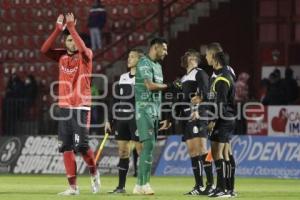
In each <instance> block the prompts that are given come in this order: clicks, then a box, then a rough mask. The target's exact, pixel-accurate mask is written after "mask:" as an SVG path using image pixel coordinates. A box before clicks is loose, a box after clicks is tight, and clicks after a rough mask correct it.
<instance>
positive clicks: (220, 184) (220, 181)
mask: <svg viewBox="0 0 300 200" xmlns="http://www.w3.org/2000/svg"><path fill="white" fill-rule="evenodd" d="M215 165H216V171H217V188H219V189H221V190H222V191H225V169H226V167H225V161H224V159H220V160H216V161H215Z"/></svg>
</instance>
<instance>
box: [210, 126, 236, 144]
mask: <svg viewBox="0 0 300 200" xmlns="http://www.w3.org/2000/svg"><path fill="white" fill-rule="evenodd" d="M234 129H235V122H234V121H226V122H225V121H217V123H216V125H215V128H214V130H213V132H212V134H211V136H210V138H209V139H210V140H211V141H213V142H219V143H229V142H230V140H231V137H232V135H233V132H234Z"/></svg>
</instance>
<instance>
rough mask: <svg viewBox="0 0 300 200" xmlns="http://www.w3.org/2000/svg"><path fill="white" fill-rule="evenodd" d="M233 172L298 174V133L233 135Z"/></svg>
mask: <svg viewBox="0 0 300 200" xmlns="http://www.w3.org/2000/svg"><path fill="white" fill-rule="evenodd" d="M232 147H233V152H234V155H235V158H236V162H237V168H236V175H237V176H249V177H254V176H255V177H276V178H300V165H299V163H300V137H293V136H289V137H272V136H267V137H264V136H235V137H233V139H232Z"/></svg>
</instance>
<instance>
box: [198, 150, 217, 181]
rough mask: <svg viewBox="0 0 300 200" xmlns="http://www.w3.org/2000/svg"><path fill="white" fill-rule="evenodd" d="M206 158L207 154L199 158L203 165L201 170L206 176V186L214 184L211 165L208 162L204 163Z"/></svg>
mask: <svg viewBox="0 0 300 200" xmlns="http://www.w3.org/2000/svg"><path fill="white" fill-rule="evenodd" d="M206 156H207V154H204V155H202V156H200V159H201V161H202V163H203V168H204V171H205V174H206V180H207V183H206V184H207V185H213V184H214V177H213V171H212V163H211V162H209V161H206Z"/></svg>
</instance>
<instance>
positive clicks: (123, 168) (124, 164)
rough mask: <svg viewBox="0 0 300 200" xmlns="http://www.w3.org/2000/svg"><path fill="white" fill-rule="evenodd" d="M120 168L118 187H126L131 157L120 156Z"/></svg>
mask: <svg viewBox="0 0 300 200" xmlns="http://www.w3.org/2000/svg"><path fill="white" fill-rule="evenodd" d="M118 168H119V186H118V188H124V187H125V183H126V176H127V172H128V168H129V158H120V161H119V164H118Z"/></svg>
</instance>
